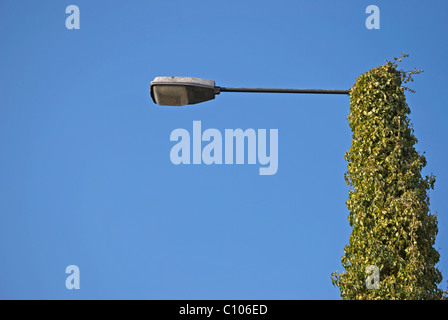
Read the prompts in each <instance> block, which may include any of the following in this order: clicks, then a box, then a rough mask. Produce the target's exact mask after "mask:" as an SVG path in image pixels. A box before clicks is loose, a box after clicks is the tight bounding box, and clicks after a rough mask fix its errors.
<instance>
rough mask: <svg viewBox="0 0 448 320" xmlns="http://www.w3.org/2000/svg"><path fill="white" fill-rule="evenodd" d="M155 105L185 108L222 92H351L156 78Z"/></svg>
mask: <svg viewBox="0 0 448 320" xmlns="http://www.w3.org/2000/svg"><path fill="white" fill-rule="evenodd" d="M150 90H151V97H152V100H153V101H154V103H156V104H158V105H161V106H184V105H186V104H196V103H200V102H205V101H208V100H212V99H215V96H216V95H217V94H220V93H221V92H264V93H318V94H349V93H350V90H331V89H276V88H230V87H218V86H215V81H213V80H205V79H200V78H191V77H156V78H155V79H154V80H153V81H152V82H151V85H150Z"/></svg>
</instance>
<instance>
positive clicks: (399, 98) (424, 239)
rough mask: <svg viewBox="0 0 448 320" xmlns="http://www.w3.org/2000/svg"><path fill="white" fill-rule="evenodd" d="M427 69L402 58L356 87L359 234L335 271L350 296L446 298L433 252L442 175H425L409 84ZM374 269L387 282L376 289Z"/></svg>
mask: <svg viewBox="0 0 448 320" xmlns="http://www.w3.org/2000/svg"><path fill="white" fill-rule="evenodd" d="M406 56H407V55H403V56H402V57H406ZM395 60H397V58H395ZM398 60H399V61H401V58H400V59H398ZM420 72H421V70H416V69H414V71H410V72H405V71H403V70H397V63H396V61H394V62H390V61H388V62H387V63H386V64H385V65H383V66H380V67H378V68H374V69H372V70H370V71H369V72H367V73H365V74H363V75H361V76H360V77H359V78H358V79H357V81H356V83H355V85H354V86H353V87H352V89H351V92H350V114H349V116H348V121H349V125H350V128H351V130H352V132H353V136H352V144H351V147H350V150H349V151H348V152H346V155H345V159H346V160H347V161H348V172H347V174H346V182H347V184H348V185H350V186H351V189H350V191H349V197H348V200H347V202H346V204H347V207H348V209H349V211H350V213H349V216H348V219H349V223H350V226H351V227H352V228H353V230H352V233H351V235H350V238H349V244H348V245H346V246H345V248H344V255H343V256H342V259H341V261H342V265H343V266H344V269H345V271H344V272H342V273H337V272H334V273H333V274H332V282H333V284H334V285H336V286H338V287H339V289H340V292H341V296H342V298H343V299H440V298H441V297H442V290H441V289H439V288H438V284H439V283H440V282H441V280H442V275H441V273H440V271H439V270H438V269H437V267H436V264H437V262H438V261H439V253H438V252H437V250H436V249H435V248H434V247H433V246H434V243H435V238H436V234H437V231H438V230H437V218H436V216H435V215H434V214H431V213H430V212H429V197H428V190H429V189H430V188H431V189H432V188H433V187H434V182H435V178H434V176H432V175H431V176H426V177H422V175H421V170H422V168H423V167H424V166H425V165H426V159H425V157H424V155H421V154H419V153H418V152H417V151H416V150H415V148H414V145H415V143H416V142H417V139H416V138H415V136H414V135H413V130H412V128H411V125H410V120H409V118H408V116H407V114H409V113H410V109H409V107H408V105H407V104H406V99H405V92H404V91H405V89H407V88H405V87H404V86H403V85H402V84H403V82H408V81H412V78H411V77H412V75H413V74H416V73H420ZM372 266H374V267H376V268H377V270H379V283H378V284H377V286H374V287H372V286H370V287H369V283H368V281H366V279H368V277H369V272H371V270H372V269H371V267H372Z"/></svg>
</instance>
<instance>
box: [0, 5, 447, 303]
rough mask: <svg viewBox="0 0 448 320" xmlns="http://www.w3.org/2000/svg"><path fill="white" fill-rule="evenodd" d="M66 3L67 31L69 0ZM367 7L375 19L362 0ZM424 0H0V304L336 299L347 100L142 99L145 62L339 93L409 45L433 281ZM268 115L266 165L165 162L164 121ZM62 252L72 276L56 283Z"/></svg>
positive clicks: (440, 118)
mask: <svg viewBox="0 0 448 320" xmlns="http://www.w3.org/2000/svg"><path fill="white" fill-rule="evenodd" d="M71 4H74V5H77V6H78V7H79V9H80V13H81V21H80V22H81V24H80V29H79V30H68V29H67V28H66V27H65V20H66V18H67V16H68V14H66V13H65V8H66V7H67V6H68V5H71ZM370 4H376V5H378V6H379V8H380V10H381V11H380V19H381V20H380V30H368V29H367V28H366V26H365V20H366V18H367V17H368V15H367V14H366V13H365V9H366V7H367V6H368V5H370ZM447 18H448V3H447V2H446V1H444V0H440V1H435V0H434V1H426V2H423V1H409V0H407V1H404V0H402V1H297V0H290V1H261V0H257V1H236V0H229V1H209V0H207V1H206V0H203V1H180V0H179V1H153V0H147V1H142V0H139V1H137V0H135V1H130V2H126V1H85V0H72V1H65V0H64V1H22V0H20V1H12V0H0V298H3V299H16V298H19V299H22V298H26V299H339V289H338V288H336V287H333V286H332V284H331V279H330V274H331V273H332V272H333V271H335V270H339V271H341V270H342V265H341V262H340V258H341V255H342V254H343V247H344V245H346V244H347V243H348V236H349V234H350V231H351V229H350V227H349V224H348V220H347V216H348V210H347V208H346V206H345V201H346V199H347V196H348V186H346V184H345V181H344V173H345V172H346V169H347V167H346V166H347V164H346V162H345V161H344V153H345V151H346V150H348V148H349V146H350V143H351V132H350V129H349V127H348V124H347V120H346V117H347V115H348V111H349V100H348V97H346V96H322V95H286V94H285V95H281V94H239V93H223V94H221V95H220V96H218V97H217V99H216V100H214V101H210V102H206V103H203V104H200V105H195V106H189V107H184V108H163V107H159V106H156V105H155V104H154V103H153V102H152V100H151V99H150V97H149V83H150V81H152V80H153V79H154V77H156V76H171V75H173V76H193V77H200V78H205V79H213V80H215V81H216V84H217V85H221V86H249V87H250V86H252V87H290V88H294V87H296V88H329V89H330V88H333V89H348V88H350V87H351V86H352V85H353V84H354V82H355V79H356V78H357V77H358V76H359V75H360V74H361V73H364V72H366V71H368V70H369V69H370V68H373V67H376V66H379V65H381V64H383V63H384V61H385V59H393V57H395V56H399V55H400V54H401V52H403V51H404V52H406V53H409V54H410V57H409V58H408V59H407V60H406V61H405V63H403V64H402V66H403V68H405V69H406V68H413V67H417V68H421V69H424V71H425V72H424V73H423V74H421V75H418V76H417V77H416V81H415V82H413V83H412V88H413V89H415V90H416V91H417V93H415V94H408V100H407V101H408V104H409V105H410V107H411V110H412V113H411V115H410V118H411V121H412V123H413V125H414V130H415V135H416V137H417V138H418V139H419V143H418V145H417V146H416V147H417V149H418V150H419V151H420V152H423V151H425V152H426V156H427V160H428V165H427V167H426V168H425V169H424V174H430V173H434V174H435V175H436V178H437V181H436V185H435V190H433V191H431V193H430V199H431V210H432V212H438V213H439V215H438V220H439V234H438V237H437V242H436V248H437V249H438V250H439V252H440V254H441V260H440V263H439V265H438V267H439V268H440V270H441V271H442V273H443V276H444V280H443V282H442V287H443V288H446V285H447V280H448V218H447V214H448V200H447V194H448V166H447V164H448V148H447V147H448V131H447V129H446V122H447V116H448V111H447V103H446V93H447V81H446V75H447V74H448V63H447V60H446V53H447V50H448V45H447V44H448V40H447V39H448V38H447V37H446V22H447ZM194 120H200V121H202V127H203V129H207V128H216V129H218V130H220V131H221V132H224V130H225V129H236V128H241V129H247V128H253V129H278V130H279V164H278V172H277V174H276V175H272V176H261V175H259V174H258V168H259V165H258V164H257V165H248V164H245V165H211V166H207V165H205V164H202V165H179V166H175V165H173V164H172V163H171V161H170V156H169V155H170V150H171V147H172V146H173V145H174V143H173V142H170V133H171V131H172V130H174V129H176V128H185V129H187V130H189V131H190V132H191V131H192V124H193V121H194ZM72 264H73V265H77V266H78V267H79V268H80V272H81V278H80V280H81V289H79V290H67V289H66V287H65V280H66V277H67V276H68V275H67V274H66V273H65V268H66V267H67V266H68V265H72Z"/></svg>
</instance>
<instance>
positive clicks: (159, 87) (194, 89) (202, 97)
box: [151, 77, 219, 106]
mask: <svg viewBox="0 0 448 320" xmlns="http://www.w3.org/2000/svg"><path fill="white" fill-rule="evenodd" d="M217 93H219V91H217V90H216V89H215V81H212V80H205V79H199V78H191V77H156V78H155V79H154V81H152V82H151V97H152V100H153V101H154V103H156V104H158V105H160V106H184V105H186V104H196V103H200V102H204V101H208V100H212V99H215V94H217Z"/></svg>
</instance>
